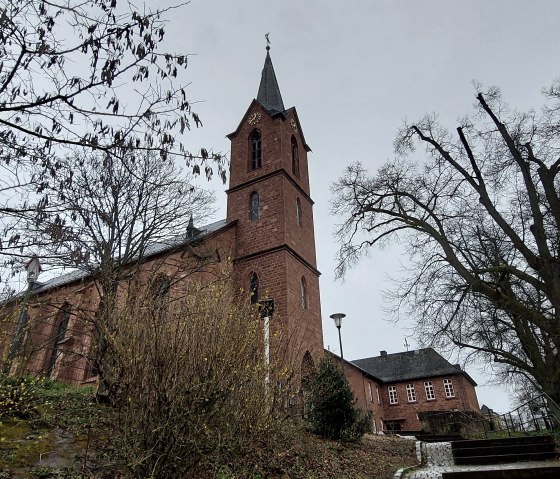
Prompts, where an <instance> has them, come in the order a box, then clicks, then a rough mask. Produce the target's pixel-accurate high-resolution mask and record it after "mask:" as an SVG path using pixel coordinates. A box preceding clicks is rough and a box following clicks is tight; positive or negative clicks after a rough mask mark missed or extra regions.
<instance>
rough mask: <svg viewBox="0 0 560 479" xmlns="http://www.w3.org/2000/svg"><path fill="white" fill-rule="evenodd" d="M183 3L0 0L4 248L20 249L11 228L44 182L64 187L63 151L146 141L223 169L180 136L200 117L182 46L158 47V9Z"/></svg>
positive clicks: (35, 206) (8, 251)
mask: <svg viewBox="0 0 560 479" xmlns="http://www.w3.org/2000/svg"><path fill="white" fill-rule="evenodd" d="M180 6H181V5H177V6H173V7H168V8H165V9H158V10H153V11H150V10H149V9H147V8H146V7H145V6H143V7H142V6H138V7H137V6H136V5H135V4H134V3H133V2H130V1H126V0H125V1H123V2H120V1H119V2H116V1H115V0H92V1H88V2H82V1H79V0H39V1H32V0H0V178H1V179H0V227H3V228H5V231H3V235H2V236H3V238H4V240H3V241H2V243H0V257H2V258H4V259H6V258H8V259H9V258H12V257H17V256H19V255H22V254H24V253H25V251H23V252H22V250H21V247H22V245H23V246H25V244H24V238H23V237H21V236H20V235H18V233H17V232H14V231H12V229H11V228H12V227H13V225H14V223H15V224H17V222H18V221H20V219H21V217H22V216H26V215H28V214H31V213H34V212H36V211H38V210H39V211H40V210H41V209H42V208H43V207H44V206H45V198H44V195H43V193H44V191H45V189H48V188H53V187H55V188H59V189H60V188H64V187H65V185H66V182H67V180H68V178H66V177H63V174H62V171H61V170H60V168H59V166H60V158H63V157H65V156H67V155H68V154H69V151H70V153H71V152H72V151H73V150H74V149H75V148H83V147H86V148H90V149H93V150H96V151H101V152H103V153H104V155H105V156H113V155H116V156H117V157H122V156H123V155H124V153H125V152H128V151H130V150H131V149H145V150H150V151H154V152H157V154H158V155H160V156H161V157H162V158H167V157H170V156H179V157H181V158H184V159H185V160H186V164H187V165H188V166H190V167H192V168H193V169H194V170H195V171H196V172H200V171H201V167H202V170H203V171H204V173H205V174H206V176H207V177H210V176H212V173H213V171H214V170H213V168H217V169H218V173H219V174H220V176H221V177H222V178H224V177H225V171H224V168H223V163H222V159H221V157H220V155H219V154H213V153H211V152H208V151H207V150H206V149H204V148H203V149H201V150H200V151H199V152H192V153H191V152H189V151H187V149H186V148H185V147H184V145H183V143H182V141H181V135H182V134H183V132H184V131H185V130H188V129H189V128H190V127H191V123H194V124H195V125H196V126H197V127H198V126H200V125H201V121H200V119H199V117H198V116H197V114H196V113H195V112H193V111H192V110H191V104H190V103H189V101H188V100H187V94H186V91H185V85H186V81H185V79H184V78H182V70H184V69H185V68H186V66H187V63H188V62H187V59H188V58H187V55H186V54H174V53H169V52H166V51H165V50H164V47H165V45H164V37H165V24H166V21H165V18H164V17H165V15H166V14H169V11H170V10H174V9H175V8H178V7H180ZM102 156H103V155H99V158H101V157H102ZM212 160H216V161H215V162H213V161H212ZM51 200H52V198H51ZM25 240H26V241H30V242H31V243H32V244H33V243H34V242H35V240H38V241H40V239H36V238H29V237H28V236H26V237H25Z"/></svg>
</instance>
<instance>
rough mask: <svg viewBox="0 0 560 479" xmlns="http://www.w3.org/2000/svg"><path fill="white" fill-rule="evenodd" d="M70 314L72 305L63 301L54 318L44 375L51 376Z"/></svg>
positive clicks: (64, 336) (63, 339)
mask: <svg viewBox="0 0 560 479" xmlns="http://www.w3.org/2000/svg"><path fill="white" fill-rule="evenodd" d="M71 314H72V306H70V304H68V303H65V304H64V305H63V306H62V307H61V308H60V311H59V313H58V315H57V318H56V323H55V327H54V336H53V339H52V351H51V355H50V357H49V361H48V363H47V370H46V375H47V376H51V375H52V373H53V371H54V367H55V364H56V358H57V357H58V356H59V353H60V346H61V345H62V344H63V343H64V341H65V339H66V332H67V331H68V322H69V321H70V315H71Z"/></svg>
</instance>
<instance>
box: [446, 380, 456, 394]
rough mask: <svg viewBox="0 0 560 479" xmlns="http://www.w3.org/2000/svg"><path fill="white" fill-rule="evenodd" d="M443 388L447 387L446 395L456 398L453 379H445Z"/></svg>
mask: <svg viewBox="0 0 560 479" xmlns="http://www.w3.org/2000/svg"><path fill="white" fill-rule="evenodd" d="M443 388H444V389H445V397H446V398H454V397H455V391H454V390H453V382H452V381H451V379H444V380H443Z"/></svg>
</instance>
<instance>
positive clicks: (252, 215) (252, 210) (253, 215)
mask: <svg viewBox="0 0 560 479" xmlns="http://www.w3.org/2000/svg"><path fill="white" fill-rule="evenodd" d="M249 219H250V220H251V221H258V220H259V194H258V193H257V192H256V191H253V193H251V196H250V197H249Z"/></svg>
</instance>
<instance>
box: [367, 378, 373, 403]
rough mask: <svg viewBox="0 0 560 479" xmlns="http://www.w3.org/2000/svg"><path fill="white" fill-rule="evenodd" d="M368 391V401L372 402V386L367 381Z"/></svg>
mask: <svg viewBox="0 0 560 479" xmlns="http://www.w3.org/2000/svg"><path fill="white" fill-rule="evenodd" d="M367 385H368V392H369V402H373V388H372V387H371V383H370V382H369V381H368V383H367Z"/></svg>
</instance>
